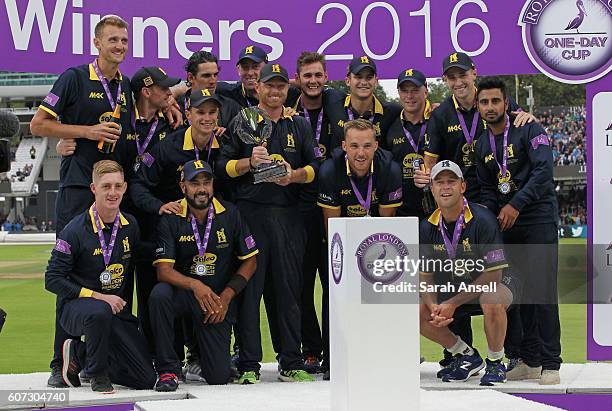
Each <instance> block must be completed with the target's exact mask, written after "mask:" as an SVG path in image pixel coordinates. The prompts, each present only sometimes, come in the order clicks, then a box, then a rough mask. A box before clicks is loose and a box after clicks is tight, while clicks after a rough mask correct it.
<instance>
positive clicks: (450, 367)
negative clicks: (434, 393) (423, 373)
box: [436, 354, 461, 378]
mask: <svg viewBox="0 0 612 411" xmlns="http://www.w3.org/2000/svg"><path fill="white" fill-rule="evenodd" d="M459 359H461V355H460V354H457V355H455V356H454V357H452V359H451V361H446V360H445V364H446V365H443V366H442V368H441V369H440V371H438V373H437V374H436V376H437V377H438V378H442V377H444V376H445V375H446V374H448V373H450V372H451V371H452V370H453V366H454V364H455V362H457V360H459ZM441 362H442V361H440V363H441Z"/></svg>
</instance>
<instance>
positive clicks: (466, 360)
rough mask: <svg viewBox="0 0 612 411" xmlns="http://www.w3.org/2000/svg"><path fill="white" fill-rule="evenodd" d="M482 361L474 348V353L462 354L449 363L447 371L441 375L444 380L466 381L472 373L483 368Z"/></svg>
mask: <svg viewBox="0 0 612 411" xmlns="http://www.w3.org/2000/svg"><path fill="white" fill-rule="evenodd" d="M484 366H485V365H484V361H483V360H482V358H481V357H480V354H478V351H477V350H476V349H475V348H474V354H472V355H462V356H460V357H459V358H457V360H456V361H455V362H453V364H452V365H451V370H450V372H449V373H447V374H446V375H444V376H443V377H442V381H444V382H463V381H467V380H468V379H469V378H470V377H471V376H472V375H475V374H477V373H478V371H480V370H482V369H483V368H484Z"/></svg>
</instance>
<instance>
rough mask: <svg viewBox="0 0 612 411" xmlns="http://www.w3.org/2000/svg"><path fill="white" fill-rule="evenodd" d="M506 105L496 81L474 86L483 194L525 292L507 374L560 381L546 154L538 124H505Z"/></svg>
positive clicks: (553, 200) (551, 191)
mask: <svg viewBox="0 0 612 411" xmlns="http://www.w3.org/2000/svg"><path fill="white" fill-rule="evenodd" d="M508 104H509V103H508V98H507V96H506V88H505V85H504V83H503V82H502V81H501V80H499V79H490V80H487V81H482V82H481V83H480V84H479V87H478V109H479V111H480V115H481V116H482V118H483V119H484V120H486V122H487V130H485V131H484V132H483V134H482V135H481V137H480V138H479V139H478V143H477V145H476V152H477V159H478V177H479V179H480V181H481V186H480V190H481V199H482V203H483V205H485V206H486V207H487V208H489V210H491V211H493V212H494V213H496V214H497V220H498V222H499V226H500V228H501V230H502V233H503V236H504V243H505V244H506V245H507V247H506V248H507V250H508V256H509V261H510V263H511V264H512V267H513V269H515V270H516V272H517V274H518V275H519V276H520V278H521V279H522V281H523V284H524V289H525V292H524V298H523V301H522V304H521V306H520V313H521V315H520V318H521V322H522V326H523V339H522V341H521V344H520V358H521V360H522V361H520V362H519V363H518V365H517V366H516V367H515V368H513V369H512V370H510V371H509V372H508V379H510V380H524V379H536V378H537V379H539V382H540V384H542V385H550V384H559V382H560V379H559V368H560V364H561V358H560V355H561V342H560V338H561V328H560V324H559V307H558V305H557V302H558V298H557V264H558V262H557V261H558V260H557V258H558V241H559V240H558V237H557V236H558V231H557V216H558V215H559V212H558V206H557V197H556V194H555V188H554V187H555V186H554V182H553V163H552V152H551V149H550V145H549V140H548V136H547V135H546V132H545V131H544V129H543V128H542V127H541V126H540V125H539V124H537V123H533V124H529V125H527V126H525V127H521V128H517V127H515V126H514V124H512V123H511V121H510V118H509V117H508V115H507V114H506V112H507V107H508ZM519 244H520V245H519Z"/></svg>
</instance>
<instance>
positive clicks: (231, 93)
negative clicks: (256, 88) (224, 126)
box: [215, 81, 300, 121]
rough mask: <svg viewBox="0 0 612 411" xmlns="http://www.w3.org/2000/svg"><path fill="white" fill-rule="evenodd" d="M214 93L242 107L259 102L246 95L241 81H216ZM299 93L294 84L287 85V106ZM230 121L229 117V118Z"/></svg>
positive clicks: (292, 102)
mask: <svg viewBox="0 0 612 411" xmlns="http://www.w3.org/2000/svg"><path fill="white" fill-rule="evenodd" d="M215 92H216V93H218V94H220V95H222V96H225V97H227V98H229V99H231V100H233V101H234V102H235V103H237V104H238V106H239V107H240V108H241V109H242V108H245V107H254V106H257V105H258V104H259V100H258V99H257V97H253V96H247V93H246V90H245V89H244V87H243V85H242V82H240V81H238V82H236V83H228V82H225V81H219V82H217V88H216V90H215ZM299 95H300V89H299V88H297V87H294V86H289V91H288V93H287V106H292V105H293V104H294V102H295V100H296V99H297V98H298V96H299ZM230 121H231V119H230Z"/></svg>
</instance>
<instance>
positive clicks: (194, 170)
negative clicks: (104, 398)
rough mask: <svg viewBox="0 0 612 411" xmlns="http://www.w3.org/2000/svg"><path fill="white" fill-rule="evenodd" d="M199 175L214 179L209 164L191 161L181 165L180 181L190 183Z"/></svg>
mask: <svg viewBox="0 0 612 411" xmlns="http://www.w3.org/2000/svg"><path fill="white" fill-rule="evenodd" d="M200 173H206V174H208V175H209V176H211V177H213V178H214V177H215V175H214V173H213V171H212V168H211V167H210V164H208V163H207V162H206V161H202V160H191V161H188V162H186V163H185V164H184V165H183V171H182V172H181V181H185V180H187V181H191V180H193V179H194V178H196V176H197V175H198V174H200Z"/></svg>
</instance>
